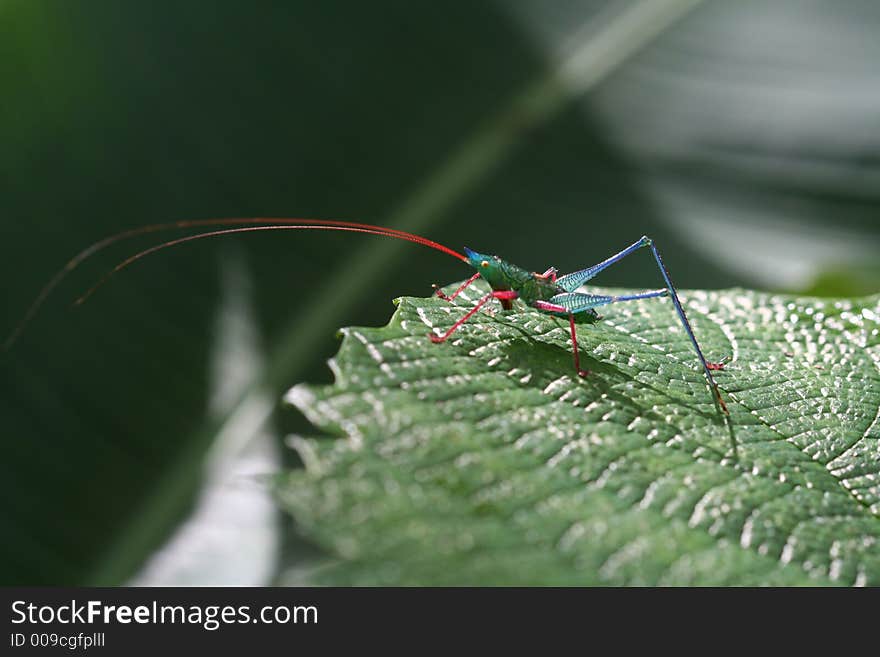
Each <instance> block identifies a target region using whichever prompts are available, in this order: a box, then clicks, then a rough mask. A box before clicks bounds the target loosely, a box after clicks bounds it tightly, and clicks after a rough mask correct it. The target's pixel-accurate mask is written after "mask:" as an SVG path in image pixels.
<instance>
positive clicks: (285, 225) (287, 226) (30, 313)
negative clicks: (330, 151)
mask: <svg viewBox="0 0 880 657" xmlns="http://www.w3.org/2000/svg"><path fill="white" fill-rule="evenodd" d="M243 224H255V225H243ZM236 225H237V226H239V227H238V228H228V229H223V230H214V231H208V232H203V233H196V234H194V235H188V236H186V237H181V238H178V239H175V240H170V241H167V242H163V243H162V244H158V245H156V246H153V247H150V248H148V249H145V250H143V251H140V252H139V253H136V254H134V255H133V256H131V257H129V258H126V259H125V260H124V261H122V262H120V263H119V264H118V265H116V266H115V267H114V268H113V269H112V270H110V271H109V272H107V273H106V274H105V275H104V276H102V277H101V279H100V280H99V281H98V282H97V283H96V284H95V285H93V286H92V287H91V288H89V290H87V291H86V293H85V294H83V295H82V296H80V297H79V298H78V299H77V300H76V301H75V302H74V303H75V304H76V305H79V304H81V303H83V302H84V301H85V300H86V299H88V298H89V297H90V296H92V294H94V293H95V292H96V291H97V290H98V288H100V287H101V286H102V285H104V283H106V282H107V280H108V279H110V278H111V277H112V276H113V275H114V274H116V273H117V272H119V271H120V270H122V269H125V268H126V267H128V266H129V265H131V264H133V263H134V262H136V261H137V260H140V259H141V258H144V257H146V256H148V255H150V254H152V253H155V252H157V251H161V250H163V249H167V248H170V247H172V246H177V245H179V244H183V243H186V242H191V241H195V240H199V239H206V238H209V237H218V236H221V235H231V234H235V233H246V232H256V231H266V230H338V231H346V232H351V233H366V234H369V235H378V236H381V237H392V238H395V239H401V240H405V241H408V242H413V243H415V244H421V245H423V246H427V247H430V248H432V249H435V250H437V251H441V252H443V253H446V254H447V255H451V256H453V257H455V258H458V259H459V260H461V261H463V262H467V258H466V257H465V256H463V255H462V254H461V253H458V252H457V251H455V250H453V249H451V248H449V247H448V246H445V245H443V244H440V243H438V242H435V241H433V240H430V239H428V238H426V237H422V236H421V235H415V234H413V233H408V232H406V231H403V230H398V229H396V228H387V227H384V226H375V225H372V224H364V223H358V222H354V221H337V220H330V219H272V218H237V219H234V218H233V219H193V220H186V221H175V222H169V223H160V224H149V225H146V226H139V227H137V228H132V229H129V230H125V231H122V232H120V233H116V234H114V235H110V236H108V237H105V238H104V239H102V240H99V241H97V242H95V243H93V244H91V245H89V246H88V247H86V248H85V249H83V250H82V251H80V252H79V253H77V254H76V255H75V256H74V257H73V258H71V259H70V260H68V262H67V263H66V264H65V265H64V267H62V268H61V269H60V270H59V271H58V272H56V273H55V275H54V276H52V278H50V279H49V281H48V282H47V283H46V284H45V285H44V286H43V288H42V289H41V290H40V292H39V294H38V295H37V296H36V298H35V299H34V301H33V302H32V303H31V305H30V306H29V307H28V309H27V311H26V312H25V314H24V316H23V317H22V319H21V320H20V321H19V322H18V324H17V325H16V326H15V328H14V329H13V330H12V332H11V333H10V334H9V336H8V337H7V338H6V340H5V341H4V342H3V350H4V351H7V350H9V348H10V347H11V346H12V345H13V344H14V343H15V341H16V340H17V339H18V338H19V337H20V336H21V334H22V332H23V331H24V329H25V328H26V327H27V326H28V324H29V323H30V322H31V320H32V319H33V318H34V316H35V315H36V313H37V311H39V309H40V307H41V306H42V305H43V303H44V302H45V301H46V298H47V297H48V296H49V294H50V293H51V292H52V291H53V290H54V289H55V288H56V287H58V285H59V284H60V283H61V281H62V280H64V279H65V278H66V277H67V276H68V275H69V274H70V273H71V272H72V271H73V270H74V269H76V268H77V267H78V266H79V265H80V264H82V262H83V261H85V260H87V259H88V258H90V257H91V256H93V255H95V254H96V253H98V252H99V251H102V250H103V249H106V248H107V247H109V246H111V245H113V244H115V243H117V242H121V241H123V240H126V239H130V238H133V237H137V236H140V235H146V234H149V233H155V232H163V231H170V230H180V229H185V228H197V227H207V226H236Z"/></svg>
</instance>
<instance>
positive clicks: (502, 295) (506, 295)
mask: <svg viewBox="0 0 880 657" xmlns="http://www.w3.org/2000/svg"><path fill="white" fill-rule="evenodd" d="M518 296H519V294H517V293H516V292H514V291H513V290H498V291H495V292H490V293H489V294H487V295H486V296H484V297H483V298H481V299H480V300H479V301H477V305H475V306H474V307H473V308H471V309H470V310H468V311H467V314H465V316H464V317H462V318H461V319H460V320H458V321H457V322H456V323H455V324H453V325H452V326H450V327H449V330H448V331H446V333H444V334H443V335H437V334H436V333H428V337H429V338H431V342H434V343H435V344H436V343H439V342H446V340H447V339H448V338H449V336H450V335H452V334H453V333H455V332H456V331H457V330H458V328H459V327H460V326H461V325H462V324H464V323H465V322H466V321H468V320H469V319H470V318H471V317H473V316H474V314H475V313H476V312H477V311H478V310H479V309H480V308H482V307H483V306H485V305H486V303H488V301H489V299H493V298H494V299H498V300H499V301H501V302H504V301H511V300H513V299H516V298H517V297H518Z"/></svg>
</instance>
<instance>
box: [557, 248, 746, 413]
mask: <svg viewBox="0 0 880 657" xmlns="http://www.w3.org/2000/svg"><path fill="white" fill-rule="evenodd" d="M644 247H648V248H650V249H651V253H652V254H653V255H654V260H656V261H657V267H658V268H659V269H660V274H661V275H662V276H663V282H664V283H666V292H667V293H668V294H669V297H670V299H672V305H673V306H674V307H675V312H676V313H677V314H678V318H679V320H680V321H681V324H682V326H683V327H684V330H685V333H687V336H688V338H689V339H690V341H691V344H692V345H693V347H694V351H696V352H697V357H698V358H699V359H700V364H701V365H702V366H703V372H704V373H705V375H706V380H707V382H708V383H709V387H710V388H711V389H712V392H713V394H714V395H715V399H716V401H717V402H718V405H719V407H720V408H721V410H722V411H723V412H724V414H725V415H729V412H728V410H727V405H726V404H725V403H724V399H722V397H721V392H720V391H719V389H718V384H717V383H716V382H715V377H713V376H712V372H713V371H715V370H720V369H723V367H724V366H723V364H721V363H710V362H708V361H707V360H706V357H705V356H704V355H703V350H702V349H700V344H699V343H698V342H697V338H696V336H695V335H694V330H693V329H692V328H691V324H690V322H689V321H688V318H687V315H685V312H684V308H683V307H682V305H681V301H680V300H679V298H678V293H677V292H676V290H675V286H674V285H673V284H672V279H671V278H670V277H669V272H668V271H667V269H666V265H664V264H663V258H661V257H660V252H659V251H658V250H657V247H656V246H654V242H653V240H651V238H649V237H647V236H643V237H642V238H641V239H640V240H638V241H637V242H634V243H633V244H631V245H629V246H628V247H626V248H625V249H624V250H623V251H621V252H619V253H616V254H614V255H613V256H611V257H610V258H608V259H606V260H603V261H602V262H600V263H599V264H597V265H593V266H592V267H587V268H586V269H581V270H580V271H576V272H572V273H571V274H566V275H565V276H561V277H560V278H559V279H557V281H556V282H557V284H558V285H559V286H560V287H562V288H563V289H565V290H568V291H569V292H572V291H573V290H575V289H577V288H578V287H580V286H581V285H583V284H584V283H586V282H587V281H589V280H590V279H592V278H593V277H595V276H596V275H597V274H599V272H601V271H603V270H605V269H607V268H608V267H610V266H611V265H613V264H615V263H617V262H620V261H621V260H623V259H624V258H625V257H626V256H628V255H631V254H633V253H635V252H636V251H638V250H639V249H642V248H644ZM559 296H562V295H559ZM632 296H633V298H647V297H639V296H638V295H632ZM656 296H661V295H660V294H657V295H656ZM624 300H631V299H622V298H618V299H615V301H624ZM554 301H555V299H554ZM606 303H614V301H607V302H606ZM563 305H565V304H563ZM598 305H602V304H598ZM566 311H567V312H572V310H570V309H566Z"/></svg>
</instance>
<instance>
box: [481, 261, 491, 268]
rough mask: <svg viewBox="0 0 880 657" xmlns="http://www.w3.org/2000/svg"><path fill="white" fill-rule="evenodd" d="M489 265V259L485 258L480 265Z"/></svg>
mask: <svg viewBox="0 0 880 657" xmlns="http://www.w3.org/2000/svg"><path fill="white" fill-rule="evenodd" d="M488 266H489V261H488V260H483V262H481V263H480V267H488Z"/></svg>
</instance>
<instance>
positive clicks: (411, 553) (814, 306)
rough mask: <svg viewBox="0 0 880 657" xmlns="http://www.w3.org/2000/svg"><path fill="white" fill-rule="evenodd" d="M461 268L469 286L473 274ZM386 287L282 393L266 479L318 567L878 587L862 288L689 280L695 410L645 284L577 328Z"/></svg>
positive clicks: (397, 576) (874, 323) (362, 575)
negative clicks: (291, 430)
mask: <svg viewBox="0 0 880 657" xmlns="http://www.w3.org/2000/svg"><path fill="white" fill-rule="evenodd" d="M475 287H476V286H475ZM478 293H479V291H475V292H473V293H471V295H470V298H469V299H462V298H461V297H460V302H457V305H458V307H455V306H451V305H449V304H448V303H446V302H444V301H441V300H439V299H436V298H431V299H414V298H403V299H401V300H400V301H399V307H398V309H397V311H396V313H395V314H394V316H393V317H392V319H391V322H390V323H389V324H388V325H387V326H385V327H382V328H350V329H345V330H344V331H343V335H344V338H343V342H342V346H341V349H340V351H339V353H338V355H337V357H336V358H335V359H334V360H333V361H332V362H331V368H332V369H333V371H334V373H335V375H336V381H335V383H334V384H333V385H330V386H308V385H300V386H296V387H294V388H293V389H292V390H291V391H290V392H289V393H288V395H287V397H286V399H287V400H288V401H289V402H290V403H292V404H294V405H295V406H296V407H298V408H299V409H300V410H301V411H302V412H303V413H305V414H306V416H307V417H308V418H309V419H310V420H311V421H312V422H313V423H314V424H315V425H316V426H318V427H320V428H321V429H323V430H326V431H328V432H330V433H332V434H334V435H336V436H340V437H343V438H344V439H305V438H295V439H294V440H293V441H292V442H293V444H294V445H295V447H296V448H297V450H298V452H299V453H300V455H301V457H302V459H303V462H304V463H305V468H304V469H301V470H294V471H290V472H288V473H286V474H285V475H284V476H283V477H282V478H281V480H280V483H279V496H280V499H281V501H282V505H283V506H284V507H285V508H286V509H288V510H289V511H290V512H291V513H293V515H294V516H295V518H296V520H297V522H298V526H299V528H300V531H301V532H302V533H303V534H304V535H305V536H306V537H307V538H309V539H311V540H313V541H314V542H316V543H317V544H318V545H320V546H321V547H323V548H324V549H326V550H327V551H328V552H329V554H330V556H329V557H328V559H327V560H326V562H324V563H322V564H320V567H318V568H316V569H315V570H314V571H312V572H311V574H310V578H311V580H312V581H318V582H322V583H332V584H551V585H557V584H623V585H633V584H646V585H653V584H671V585H679V584H737V585H749V584H846V585H852V584H868V585H877V584H880V541H878V538H880V518H878V515H880V479H878V469H880V468H878V465H880V419H878V418H880V412H878V409H880V386H878V381H880V372H878V370H880V323H878V321H880V296H873V297H867V298H863V299H858V300H827V299H811V298H796V297H786V296H776V295H768V294H762V293H757V292H751V291H744V290H728V291H724V292H717V293H715V292H688V293H686V294H685V295H684V297H685V300H686V303H685V305H686V308H687V311H688V313H689V316H690V319H691V320H692V322H693V325H694V328H695V331H696V333H697V335H698V338H699V340H700V342H701V344H702V345H703V348H704V351H705V352H706V354H707V356H708V357H709V358H710V359H714V360H717V359H720V358H722V357H724V356H728V355H729V356H731V357H732V360H731V361H730V363H729V364H728V365H727V366H726V368H725V370H724V371H723V372H719V373H718V380H719V384H720V386H721V388H722V389H723V391H724V396H725V398H726V401H727V404H728V405H729V407H730V413H731V414H730V418H729V420H726V419H725V418H724V417H723V416H721V415H720V414H719V412H718V411H717V410H716V409H715V407H714V404H713V401H712V396H711V394H710V392H709V389H708V387H707V385H706V383H705V381H704V379H703V376H702V373H701V370H700V369H699V367H698V365H697V360H696V358H695V356H694V353H693V351H692V349H691V347H690V345H689V343H688V341H687V338H686V336H685V335H684V333H683V331H682V330H681V327H680V326H679V325H678V323H677V320H676V317H675V314H674V312H673V310H672V308H671V306H670V304H669V302H668V301H667V300H662V301H656V300H651V301H643V302H638V303H631V304H621V305H620V306H614V307H611V308H610V309H608V310H607V312H606V313H605V314H606V317H605V319H604V320H603V321H600V322H598V323H596V324H592V325H581V326H579V328H578V335H579V340H580V341H581V343H582V346H581V349H582V353H583V354H584V355H588V357H587V359H586V365H587V366H588V367H589V368H590V369H591V370H592V372H593V373H592V375H591V376H589V377H588V378H586V379H579V378H578V377H576V376H573V372H572V364H571V354H570V346H569V338H568V326H567V322H565V321H563V320H558V319H555V318H552V317H549V316H547V315H543V314H540V313H538V312H535V311H533V310H531V309H527V308H524V307H521V308H518V309H515V310H514V311H512V312H509V313H501V312H497V313H495V314H494V316H490V315H488V314H480V315H478V316H477V317H475V318H474V321H472V322H471V323H469V324H467V325H466V326H465V327H464V328H462V329H461V330H460V332H459V333H458V334H457V335H456V338H457V339H455V340H450V341H449V342H447V343H445V344H442V345H435V344H432V343H431V342H430V341H429V340H427V339H426V337H425V336H426V333H427V332H428V331H429V330H432V329H433V330H439V329H445V328H446V327H448V326H449V325H450V324H451V323H452V322H453V321H454V320H455V319H456V318H457V317H459V316H460V315H461V313H462V310H463V308H464V307H466V306H467V305H468V304H470V303H473V300H474V298H475V296H476V295H477V294H478Z"/></svg>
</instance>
